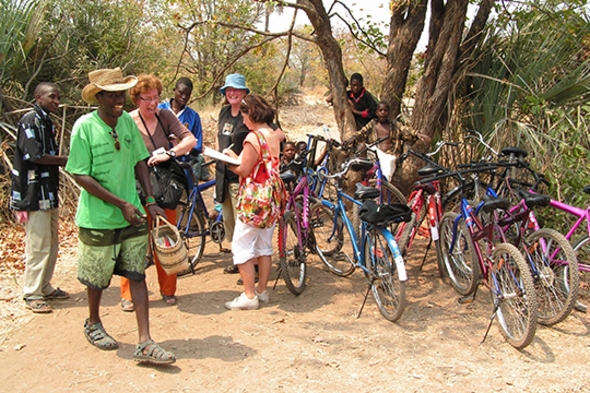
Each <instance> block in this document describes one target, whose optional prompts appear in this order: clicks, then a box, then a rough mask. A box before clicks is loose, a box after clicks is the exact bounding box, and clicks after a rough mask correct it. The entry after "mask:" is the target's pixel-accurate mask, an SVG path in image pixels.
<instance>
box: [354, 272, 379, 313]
mask: <svg viewBox="0 0 590 393" xmlns="http://www.w3.org/2000/svg"><path fill="white" fill-rule="evenodd" d="M374 282H375V277H373V278H372V279H371V282H369V286H368V287H367V293H365V298H364V299H363V304H361V308H360V310H359V312H358V314H356V318H357V319H359V318H360V317H361V314H362V313H363V308H365V303H367V297H368V296H369V291H370V290H371V287H372V286H373V283H374Z"/></svg>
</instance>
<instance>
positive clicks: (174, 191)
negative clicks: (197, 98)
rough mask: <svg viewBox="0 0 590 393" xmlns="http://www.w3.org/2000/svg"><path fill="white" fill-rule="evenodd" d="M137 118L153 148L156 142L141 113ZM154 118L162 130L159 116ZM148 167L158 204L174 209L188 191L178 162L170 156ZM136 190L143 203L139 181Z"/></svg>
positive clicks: (143, 195) (143, 197)
mask: <svg viewBox="0 0 590 393" xmlns="http://www.w3.org/2000/svg"><path fill="white" fill-rule="evenodd" d="M139 118H140V119H141V121H142V123H143V126H144V127H145V129H146V132H147V133H148V135H149V137H150V139H151V140H152V144H153V145H154V148H155V147H156V144H155V143H154V139H153V138H152V135H151V134H150V132H149V130H148V128H147V126H146V124H145V122H144V120H143V118H142V117H141V114H139ZM156 118H157V119H158V123H159V124H160V126H161V127H162V130H164V126H163V125H162V122H161V121H160V117H159V116H158V115H156ZM166 139H168V137H166ZM148 169H149V173H150V183H151V185H152V193H153V194H154V198H155V199H156V203H157V204H158V206H160V207H161V208H162V209H176V206H178V202H179V201H180V198H182V194H183V192H185V191H186V192H187V193H188V181H187V178H186V175H185V174H184V171H183V170H182V168H181V166H180V164H178V162H177V161H176V159H175V158H173V157H170V159H169V160H168V161H164V162H162V163H160V164H158V165H154V166H151V167H148ZM137 192H138V193H139V198H140V199H141V203H142V204H144V205H145V194H144V192H143V189H142V188H141V186H140V185H139V182H137Z"/></svg>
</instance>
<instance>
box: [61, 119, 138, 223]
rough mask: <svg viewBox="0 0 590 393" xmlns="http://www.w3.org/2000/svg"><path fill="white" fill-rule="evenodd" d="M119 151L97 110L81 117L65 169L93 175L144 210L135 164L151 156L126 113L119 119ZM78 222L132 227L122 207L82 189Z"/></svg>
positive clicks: (109, 189)
mask: <svg viewBox="0 0 590 393" xmlns="http://www.w3.org/2000/svg"><path fill="white" fill-rule="evenodd" d="M115 130H116V131H117V135H118V139H119V143H120V146H121V149H120V150H117V149H116V148H115V139H114V138H113V137H112V136H111V134H110V132H111V128H110V127H109V126H108V125H107V124H106V123H105V122H104V121H103V120H102V119H101V118H100V117H99V116H98V112H97V111H93V112H91V113H88V114H86V115H84V116H82V117H80V118H79V119H78V120H77V121H76V122H75V123H74V128H73V130H72V137H71V140H70V155H69V157H68V163H67V165H66V168H65V169H66V171H67V172H69V173H71V174H73V175H87V176H91V177H93V178H94V179H95V180H96V181H97V182H98V183H100V185H102V186H103V187H104V188H105V189H106V190H108V191H110V192H112V193H113V194H115V195H116V196H118V197H119V198H121V199H124V200H126V201H128V202H130V203H132V204H133V205H134V206H137V207H138V208H139V209H140V210H141V211H142V213H145V211H144V210H143V208H142V206H141V202H140V200H139V195H138V194H137V190H136V187H135V165H136V164H137V163H138V162H139V161H142V160H145V159H146V158H147V157H149V153H148V151H147V148H146V147H145V144H144V143H143V139H142V138H141V134H140V133H139V129H138V128H137V125H136V124H135V122H134V121H133V119H132V118H131V116H130V115H129V114H128V113H127V112H123V115H122V116H121V117H120V118H119V119H118V121H117V126H116V128H115ZM76 225H78V226H79V227H83V228H90V229H118V228H124V227H127V226H129V225H130V224H129V222H127V221H126V220H125V218H124V217H123V213H122V212H121V209H119V208H118V207H116V206H115V205H112V204H110V203H107V202H105V201H103V200H102V199H100V198H97V197H95V196H94V195H91V194H90V193H88V191H86V190H84V189H82V192H81V193H80V200H79V201H78V211H77V212H76Z"/></svg>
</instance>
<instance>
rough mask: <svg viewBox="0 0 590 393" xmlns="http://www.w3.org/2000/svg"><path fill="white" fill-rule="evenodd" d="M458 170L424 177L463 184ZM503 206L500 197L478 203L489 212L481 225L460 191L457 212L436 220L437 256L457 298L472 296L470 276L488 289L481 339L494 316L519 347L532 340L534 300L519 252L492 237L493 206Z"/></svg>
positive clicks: (506, 203)
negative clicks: (485, 324) (488, 311)
mask: <svg viewBox="0 0 590 393" xmlns="http://www.w3.org/2000/svg"><path fill="white" fill-rule="evenodd" d="M463 174H464V173H461V172H459V171H456V172H451V173H445V174H443V175H440V176H435V177H433V178H431V179H430V180H431V181H432V180H440V179H442V178H444V177H449V176H455V177H456V178H458V179H459V181H460V182H462V183H463V182H464V181H465V180H464V178H463ZM509 205H510V202H509V201H508V200H506V199H503V198H496V199H492V200H489V201H486V202H483V203H482V204H481V207H480V209H482V211H485V212H487V213H493V214H492V215H491V217H492V218H491V219H490V220H489V223H488V224H487V225H483V224H482V223H481V221H480V220H479V218H478V217H477V214H476V211H475V209H473V207H472V206H471V204H470V202H469V201H468V200H467V199H466V198H465V197H464V195H463V197H462V198H461V209H460V213H456V212H452V211H451V212H447V213H445V214H444V215H443V217H442V219H441V223H440V240H439V244H440V250H441V253H440V256H441V257H442V258H443V261H442V262H443V263H444V265H445V267H446V269H447V272H448V274H449V278H450V279H451V283H452V285H453V288H455V290H457V292H459V293H460V294H461V295H465V296H466V297H465V298H462V299H460V300H463V299H469V300H473V299H474V298H475V294H476V291H477V287H478V284H479V283H480V281H479V280H477V281H476V280H475V278H476V277H477V278H479V277H481V283H482V284H483V285H484V287H486V288H487V289H488V290H490V292H491V294H492V299H493V302H494V309H493V311H492V316H491V318H490V323H489V325H488V327H487V330H486V332H485V335H484V338H483V340H482V342H484V341H485V339H486V337H487V335H488V333H489V330H490V328H491V325H492V323H493V321H494V319H495V318H496V317H497V318H498V321H499V323H500V327H501V332H502V335H503V336H504V337H505V338H506V340H507V341H508V342H509V343H510V344H511V345H512V346H513V347H515V348H518V349H522V348H524V347H526V346H527V345H529V344H530V343H531V342H532V340H533V338H534V335H535V330H536V324H537V299H536V292H535V286H534V284H533V278H532V275H531V272H530V270H529V266H528V264H527V263H526V261H525V260H524V258H523V256H522V254H521V253H520V251H519V250H518V249H517V248H516V247H515V246H513V245H511V244H509V243H506V242H503V243H497V241H496V240H497V237H496V236H497V234H498V233H499V232H501V228H500V227H499V224H498V222H497V219H498V216H497V213H496V210H498V209H506V208H508V207H509ZM480 242H482V243H483V247H482V245H480ZM461 277H467V278H468V279H467V281H466V282H464V283H463V282H460V281H456V279H457V278H461ZM458 283H459V284H460V285H457V284H458ZM467 296H469V297H467Z"/></svg>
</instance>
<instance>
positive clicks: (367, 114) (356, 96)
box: [346, 73, 377, 131]
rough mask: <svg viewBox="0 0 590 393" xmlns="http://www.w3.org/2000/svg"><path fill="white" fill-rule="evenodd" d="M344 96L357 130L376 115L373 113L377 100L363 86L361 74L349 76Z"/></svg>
mask: <svg viewBox="0 0 590 393" xmlns="http://www.w3.org/2000/svg"><path fill="white" fill-rule="evenodd" d="M346 96H347V97H348V103H349V105H350V107H351V109H352V113H353V114H354V120H355V121H356V129H357V131H358V130H360V129H361V128H363V127H364V126H366V125H367V124H368V123H369V122H370V121H371V120H372V119H375V118H376V117H377V116H376V114H375V112H376V111H377V101H375V98H373V95H372V94H371V93H369V92H368V91H367V89H365V87H364V86H363V76H362V75H361V74H359V73H354V74H352V76H351V77H350V90H348V91H347V92H346Z"/></svg>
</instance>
